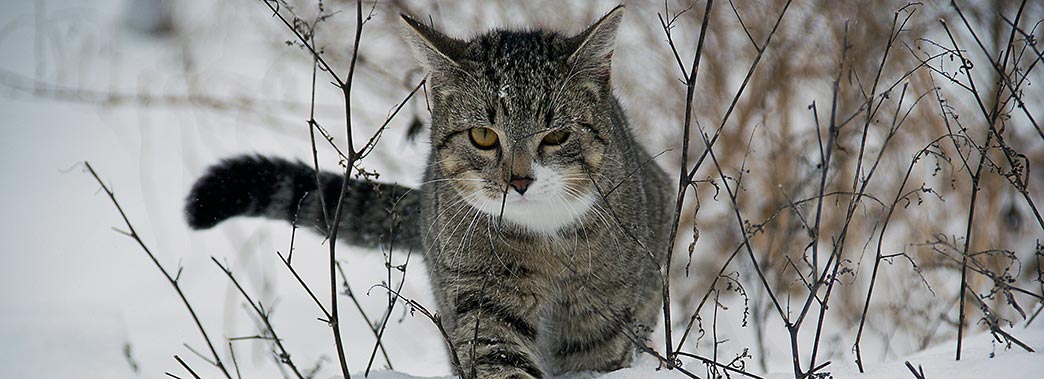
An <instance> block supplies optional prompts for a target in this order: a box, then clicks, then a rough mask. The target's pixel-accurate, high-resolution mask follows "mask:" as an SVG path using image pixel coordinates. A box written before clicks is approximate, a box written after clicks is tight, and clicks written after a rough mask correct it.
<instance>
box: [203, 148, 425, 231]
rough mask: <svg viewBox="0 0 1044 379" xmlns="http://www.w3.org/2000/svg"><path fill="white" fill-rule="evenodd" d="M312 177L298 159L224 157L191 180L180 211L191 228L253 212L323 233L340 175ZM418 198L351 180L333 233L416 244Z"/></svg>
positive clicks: (381, 185) (391, 187) (338, 190)
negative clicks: (338, 227) (185, 203)
mask: <svg viewBox="0 0 1044 379" xmlns="http://www.w3.org/2000/svg"><path fill="white" fill-rule="evenodd" d="M316 180H317V177H316V173H315V170H313V169H312V167H311V166H309V165H306V164H304V163H300V162H296V163H295V162H290V161H287V160H284V159H280V158H271V157H262V156H256V155H244V156H239V157H235V158H230V159H225V160H223V161H222V162H221V163H219V164H217V165H215V166H213V167H211V168H210V169H209V170H208V171H207V174H206V175H204V176H203V177H202V178H200V179H199V180H197V181H196V184H195V185H194V186H193V187H192V191H191V192H190V193H189V196H188V199H186V202H187V205H186V207H185V215H186V217H187V218H188V223H189V226H191V227H193V228H195V229H208V228H211V227H213V226H215V225H217V224H218V223H220V222H221V221H224V220H226V219H228V218H231V217H234V216H254V217H266V218H271V219H275V220H284V221H288V222H293V223H296V224H297V225H300V226H304V227H311V228H313V229H315V230H316V231H318V232H319V233H321V234H323V235H325V234H326V230H327V221H326V218H327V217H330V218H331V219H332V218H333V216H334V211H335V210H336V207H335V205H336V203H337V198H338V196H340V194H341V187H342V185H343V183H344V181H343V178H342V176H341V175H338V174H334V173H330V172H321V173H319V175H318V183H319V186H321V188H322V191H317V190H316V189H317V188H320V187H319V186H317V185H316V183H317V182H316ZM320 192H322V196H320ZM324 200H325V202H326V204H327V205H328V206H327V210H326V212H325V213H324V211H323V207H322V204H323V201H324ZM419 201H420V196H419V195H418V194H417V193H416V192H413V191H411V190H410V189H409V188H406V187H403V186H399V185H395V184H385V183H377V182H366V181H357V180H350V181H349V182H348V188H347V189H346V191H345V198H344V201H343V203H344V205H343V206H342V209H343V210H342V215H341V219H342V220H344V222H342V223H340V229H339V230H338V238H339V239H341V240H343V241H345V242H348V243H350V244H353V245H358V246H364V247H378V245H380V244H385V245H387V246H388V247H392V246H394V247H401V248H404V249H420V238H419V236H418V235H417V230H418V229H419V228H418V227H417V225H416V223H417V218H418V213H419V212H420V205H419ZM331 221H332V220H331Z"/></svg>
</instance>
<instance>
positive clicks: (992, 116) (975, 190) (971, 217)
mask: <svg viewBox="0 0 1044 379" xmlns="http://www.w3.org/2000/svg"><path fill="white" fill-rule="evenodd" d="M954 7H955V8H956V4H954ZM939 22H940V23H941V24H942V26H943V29H944V30H945V31H946V35H947V36H948V37H949V38H950V42H951V43H952V44H953V48H954V51H955V52H956V53H957V56H958V58H960V59H961V70H962V71H964V73H965V75H967V77H968V86H969V87H970V88H971V91H972V94H973V95H975V99H976V101H977V102H978V104H979V107H980V109H981V110H982V111H983V113H984V115H985V116H986V118H987V119H986V120H985V121H986V122H987V123H988V124H989V130H987V132H986V142H985V143H983V144H982V146H981V147H980V146H975V147H976V150H978V151H979V163H978V165H977V167H976V168H975V173H971V172H970V171H969V174H970V175H971V181H972V182H971V199H970V200H969V204H968V222H967V223H966V227H965V234H964V249H963V251H962V253H961V255H962V258H961V287H960V289H959V290H958V294H959V299H960V300H959V305H958V322H957V351H956V354H955V359H956V360H958V361H959V360H961V347H962V343H963V339H964V323H965V317H966V316H965V313H966V312H965V309H964V308H965V307H964V303H965V298H966V297H967V296H966V295H965V293H964V290H965V289H966V288H967V286H968V251H969V250H968V249H969V248H970V247H971V237H972V234H971V233H972V225H974V221H975V202H976V200H977V199H978V194H979V179H980V178H981V177H982V167H983V166H984V165H985V163H986V160H987V159H989V157H987V156H986V154H987V152H988V150H989V147H990V143H991V142H992V140H993V136H994V135H995V134H996V129H995V128H994V127H993V123H995V122H996V120H997V116H998V115H999V112H997V109H996V106H997V103H996V102H994V110H993V111H992V112H987V111H986V107H985V106H984V105H983V103H982V98H981V97H980V96H979V92H978V90H977V89H976V88H975V81H974V80H973V79H972V76H971V72H970V67H968V65H967V63H965V62H968V60H967V59H966V58H965V57H964V55H963V53H961V50H960V48H959V47H958V46H957V41H956V39H954V38H953V34H951V33H950V29H949V27H947V25H946V21H945V20H939ZM997 135H998V137H999V134H997ZM969 143H972V144H974V142H972V141H971V140H970V139H969ZM953 144H954V148H956V149H960V146H959V145H958V143H957V141H956V140H953ZM968 169H969V170H970V169H971V168H970V167H968Z"/></svg>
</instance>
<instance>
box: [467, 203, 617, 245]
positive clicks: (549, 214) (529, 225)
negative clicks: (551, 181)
mask: <svg viewBox="0 0 1044 379" xmlns="http://www.w3.org/2000/svg"><path fill="white" fill-rule="evenodd" d="M596 199H597V197H596V196H595V195H594V194H586V195H581V196H580V197H576V198H572V197H570V198H568V199H567V198H564V197H539V198H537V197H524V196H519V195H516V194H509V196H508V198H507V199H505V200H504V201H503V210H501V201H487V202H483V204H472V206H475V207H476V208H478V209H479V210H481V211H482V212H485V213H486V214H489V215H491V216H494V217H495V218H494V219H499V220H502V221H503V222H504V223H506V224H509V225H511V226H516V227H519V228H522V229H524V230H526V231H527V232H529V233H533V234H540V235H546V236H556V235H558V233H559V232H560V231H562V230H563V229H566V228H568V227H569V226H571V225H573V224H575V223H576V222H578V221H580V220H581V219H583V218H584V217H585V216H587V213H588V212H590V211H591V209H592V207H593V206H594V204H595V200H596Z"/></svg>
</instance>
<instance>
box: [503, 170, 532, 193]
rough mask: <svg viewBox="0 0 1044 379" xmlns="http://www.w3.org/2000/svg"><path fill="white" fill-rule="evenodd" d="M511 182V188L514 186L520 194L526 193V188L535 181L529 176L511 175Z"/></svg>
mask: <svg viewBox="0 0 1044 379" xmlns="http://www.w3.org/2000/svg"><path fill="white" fill-rule="evenodd" d="M508 183H510V184H511V188H514V189H515V191H517V192H518V194H519V195H524V194H525V193H526V190H527V189H529V185H530V184H532V183H533V178H530V177H528V176H524V177H523V176H513V175H512V176H511V180H510V181H508Z"/></svg>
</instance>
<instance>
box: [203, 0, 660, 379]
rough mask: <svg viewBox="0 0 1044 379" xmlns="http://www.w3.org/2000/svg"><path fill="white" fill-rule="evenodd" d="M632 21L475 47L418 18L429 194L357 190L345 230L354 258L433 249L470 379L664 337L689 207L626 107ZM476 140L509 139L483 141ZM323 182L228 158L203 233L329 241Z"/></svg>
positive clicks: (331, 178) (335, 180)
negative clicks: (243, 231)
mask: <svg viewBox="0 0 1044 379" xmlns="http://www.w3.org/2000/svg"><path fill="white" fill-rule="evenodd" d="M621 17H622V9H621V8H617V9H614V10H613V11H612V12H610V13H609V14H608V15H606V16H605V17H603V18H602V19H601V20H600V21H598V22H596V23H595V24H594V25H592V26H590V27H589V28H587V29H586V30H585V31H583V32H581V33H580V34H578V35H576V36H563V35H560V34H557V33H554V32H548V31H529V32H513V31H500V30H495V31H492V32H489V33H487V34H484V35H482V36H478V37H476V38H473V39H471V40H468V41H464V40H457V39H453V38H450V37H447V36H445V35H443V34H441V33H439V32H438V31H436V30H434V29H431V28H430V27H428V26H426V25H425V24H424V23H421V22H418V21H415V20H413V19H410V18H408V17H406V16H404V21H405V29H406V33H405V34H406V39H407V41H408V42H409V44H410V45H411V47H412V48H413V50H414V52H415V55H416V56H417V57H418V59H419V60H420V61H421V63H422V64H423V65H424V67H425V68H426V69H427V70H428V71H429V84H430V96H431V98H430V101H431V104H432V124H431V135H430V141H431V146H432V151H431V155H430V156H429V160H428V162H429V164H428V166H427V170H426V171H425V173H424V184H423V185H422V186H421V188H419V189H418V190H410V189H407V188H404V187H401V186H397V185H389V184H377V183H364V182H356V181H352V182H349V183H348V186H347V189H348V192H347V195H346V197H345V199H344V204H343V208H344V212H345V213H344V218H343V221H342V222H341V224H340V225H339V226H338V227H339V228H340V235H341V236H343V239H344V240H346V241H347V242H349V243H352V244H356V245H362V246H371V247H372V246H376V245H378V244H381V243H388V242H394V243H395V244H396V246H399V247H404V248H412V249H416V250H418V251H420V252H423V254H424V257H425V259H426V260H427V267H428V270H429V276H430V279H431V282H432V287H433V292H434V294H435V300H436V302H437V305H438V309H439V315H440V316H441V317H442V321H443V325H444V326H445V327H446V329H447V331H448V335H449V337H450V339H451V342H452V345H453V346H454V347H455V349H456V350H455V351H454V352H453V353H454V354H456V355H457V356H458V357H459V358H460V362H461V366H460V367H455V368H454V369H455V371H456V372H457V373H458V374H460V375H462V376H464V377H466V378H493V379H507V378H520V379H533V378H543V377H548V376H552V375H560V374H563V373H567V372H575V371H588V370H590V371H611V370H616V369H619V368H622V367H626V366H627V365H629V364H630V362H631V359H632V356H633V354H634V352H635V344H636V343H639V344H640V343H644V341H645V339H646V338H647V337H648V336H649V333H650V332H651V331H652V328H653V327H654V326H655V325H656V322H657V315H658V310H659V309H660V305H661V293H662V291H661V276H660V273H661V269H662V265H663V263H664V261H665V258H666V254H667V251H666V250H667V239H668V238H669V224H670V223H669V215H670V214H671V213H670V212H671V210H672V207H671V205H672V203H673V199H672V196H673V193H672V191H671V190H670V183H669V181H668V179H667V176H666V174H665V173H664V172H663V171H662V170H661V169H660V168H659V167H657V166H656V164H655V163H652V158H651V157H650V154H648V153H647V152H646V151H645V149H643V148H642V147H641V146H640V145H639V144H638V143H637V142H636V141H635V138H634V136H633V135H632V134H631V131H630V128H629V126H628V124H627V119H626V117H625V116H624V114H623V111H622V110H621V108H620V105H619V103H618V102H617V100H616V98H615V97H614V96H613V94H612V87H611V85H610V82H609V74H610V70H609V63H610V57H611V55H612V50H613V41H614V39H615V36H616V29H617V27H618V25H619V22H620V18H621ZM475 128H483V130H484V131H483V133H486V134H484V135H486V136H489V135H490V134H488V133H494V134H495V135H496V136H497V137H498V138H499V139H498V140H497V141H496V142H494V143H492V144H489V143H483V144H479V143H477V142H476V141H475V140H474V139H473V138H474V137H471V131H472V129H475ZM551 133H557V134H555V135H556V136H559V137H558V138H556V139H554V140H552V142H550V143H549V142H547V141H548V140H547V138H546V136H548V135H550V134H551ZM562 133H566V134H568V138H561V136H562V135H563V134H562ZM486 142H488V141H486ZM315 178H316V174H315V172H314V171H312V170H311V168H309V167H308V166H307V165H303V164H300V163H291V162H287V161H284V160H280V159H275V158H263V157H239V158H234V159H230V160H226V161H224V162H222V163H220V164H219V165H217V166H215V167H214V168H212V169H211V170H210V171H209V172H208V174H207V175H206V176H204V177H203V178H201V179H200V180H199V182H198V183H197V184H196V186H195V187H194V188H193V190H192V194H191V195H190V196H189V199H188V202H189V204H188V208H187V213H188V215H189V223H190V224H191V225H192V226H193V227H197V228H208V227H211V226H213V225H215V224H217V223H218V222H221V221H222V220H224V219H227V218H229V217H233V216H238V215H245V216H261V217H269V218H275V219H282V220H293V219H295V218H296V219H297V220H298V222H300V223H302V224H308V225H311V226H314V227H317V228H318V229H319V230H325V225H326V222H325V221H324V220H325V219H324V217H323V213H322V206H321V204H320V203H319V200H318V196H316V194H317V193H319V192H322V193H325V194H326V196H325V198H326V199H327V202H328V203H327V208H328V209H332V208H333V206H334V203H335V201H334V200H331V199H335V198H336V194H337V193H339V192H340V189H341V186H342V184H343V182H342V181H341V177H340V175H335V174H330V173H320V174H319V185H318V186H316V179H315ZM517 183H525V185H526V187H523V188H520V187H518V186H519V184H517ZM298 203H300V207H299V208H298V206H297V204H298Z"/></svg>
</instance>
